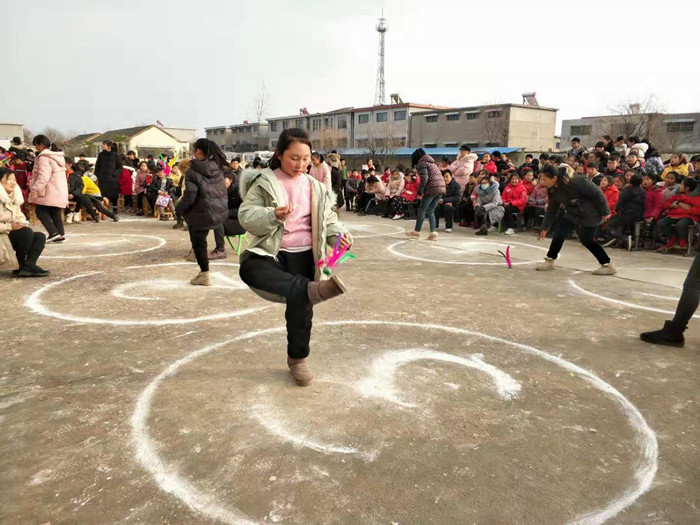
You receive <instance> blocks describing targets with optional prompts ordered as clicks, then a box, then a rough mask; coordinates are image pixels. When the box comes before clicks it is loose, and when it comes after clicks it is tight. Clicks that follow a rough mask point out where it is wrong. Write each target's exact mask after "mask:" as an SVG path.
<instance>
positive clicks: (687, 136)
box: [561, 113, 700, 153]
mask: <svg viewBox="0 0 700 525" xmlns="http://www.w3.org/2000/svg"><path fill="white" fill-rule="evenodd" d="M635 129H636V130H637V131H636V133H637V135H639V138H640V139H642V138H648V139H649V141H650V142H651V143H652V145H654V146H655V147H656V148H657V149H659V151H660V152H661V153H671V152H673V151H682V152H684V153H698V152H700V113H673V114H660V113H656V114H648V115H645V114H642V115H639V116H637V115H626V116H620V115H607V116H600V117H586V118H581V119H571V120H564V121H563V122H562V129H561V148H562V149H564V150H566V149H569V147H570V145H571V139H572V138H574V137H578V138H580V139H581V142H582V144H583V145H584V146H586V147H589V148H590V147H593V146H595V144H596V142H598V141H599V140H600V139H601V137H602V136H603V135H610V136H612V137H613V139H614V138H616V137H617V136H619V135H622V136H629V135H630V134H631V133H632V132H635V131H633V130H635ZM640 129H641V131H639V130H640Z"/></svg>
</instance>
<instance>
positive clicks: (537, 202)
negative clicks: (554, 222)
mask: <svg viewBox="0 0 700 525" xmlns="http://www.w3.org/2000/svg"><path fill="white" fill-rule="evenodd" d="M546 208H547V187H546V186H545V185H544V183H543V182H542V178H541V177H540V180H539V181H538V184H537V186H535V189H534V190H533V191H532V193H531V194H530V196H529V197H528V198H527V203H526V204H525V224H526V225H528V224H532V225H533V226H534V224H535V222H536V221H537V219H539V218H540V217H542V218H544V213H545V209H546Z"/></svg>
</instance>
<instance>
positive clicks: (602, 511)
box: [131, 321, 658, 525]
mask: <svg viewBox="0 0 700 525" xmlns="http://www.w3.org/2000/svg"><path fill="white" fill-rule="evenodd" d="M347 325H360V326H362V327H367V326H371V325H375V326H378V325H386V326H394V327H395V326H402V327H407V328H418V329H422V330H439V331H443V332H447V333H450V334H455V335H461V336H472V337H478V338H483V339H485V340H487V341H490V342H493V343H498V344H501V345H506V346H509V347H511V348H514V349H517V350H519V351H522V352H525V353H527V354H530V355H534V356H537V357H540V358H542V359H544V360H546V361H548V362H550V363H553V364H555V365H558V366H560V367H562V368H563V369H565V370H567V371H568V372H572V373H574V374H578V376H579V377H580V378H582V379H583V380H585V381H586V382H587V383H589V384H590V385H591V386H593V387H594V388H596V389H598V390H600V391H601V392H602V393H604V394H605V395H607V396H608V397H609V398H611V399H612V400H614V401H615V402H617V404H618V406H619V408H620V410H621V412H622V413H623V414H624V415H625V416H626V417H627V419H628V420H629V422H630V425H631V427H632V429H633V430H634V433H635V438H636V439H635V442H636V444H637V445H638V446H639V454H640V458H639V460H638V462H637V464H636V466H635V470H634V475H633V476H632V478H633V479H632V480H631V485H630V486H629V487H628V488H626V489H625V490H623V491H622V492H621V493H620V494H618V495H616V496H615V497H614V498H612V499H611V500H610V501H608V502H607V504H606V505H605V506H604V507H602V508H599V509H594V510H591V511H589V512H587V513H585V514H583V515H580V516H578V517H576V518H574V519H573V520H571V521H569V522H568V524H569V525H574V524H576V525H599V524H602V523H604V522H605V521H607V520H608V519H610V518H612V517H614V516H615V515H617V514H618V513H620V512H621V511H623V510H624V509H625V508H627V507H628V506H630V505H631V504H632V503H634V501H636V500H637V499H638V498H639V497H640V496H641V495H643V494H644V493H645V492H647V491H648V490H649V488H650V487H651V484H652V482H653V480H654V476H655V475H656V471H657V469H658V442H657V440H656V435H655V433H654V431H653V430H652V429H651V428H650V427H649V425H648V424H647V422H646V420H645V419H644V417H643V416H642V414H641V413H640V412H639V410H638V409H637V408H636V407H635V406H634V405H633V404H632V403H631V402H630V401H629V400H628V399H627V398H626V397H625V396H624V395H622V394H621V393H620V392H619V391H618V390H616V389H615V388H614V387H613V386H611V385H610V384H608V383H606V382H605V381H603V380H602V379H600V378H599V377H598V376H596V375H594V374H593V373H591V372H589V371H588V370H586V369H584V368H581V367H580V366H578V365H575V364H573V363H571V362H569V361H566V360H564V359H562V358H560V357H557V356H555V355H552V354H549V353H547V352H545V351H543V350H539V349H537V348H534V347H531V346H528V345H524V344H521V343H515V342H512V341H508V340H506V339H501V338H498V337H493V336H489V335H485V334H481V333H478V332H472V331H469V330H464V329H461V328H454V327H449V326H442V325H433V324H417V323H406V322H391V321H335V322H327V323H322V324H321V325H320V326H347ZM284 331H285V327H277V328H270V329H266V330H260V331H254V332H247V333H244V334H242V335H240V336H238V337H236V338H233V339H229V340H227V341H224V342H221V343H217V344H214V345H211V346H207V347H204V348H201V349H199V350H196V351H194V352H191V353H190V354H188V355H187V356H185V357H183V358H181V359H179V360H177V361H175V362H173V363H172V364H171V365H169V366H168V367H167V368H166V369H165V370H163V371H162V372H161V373H160V374H158V375H157V376H156V377H155V378H154V379H153V380H152V381H151V382H150V383H149V384H148V386H146V388H145V389H144V390H143V391H142V392H141V394H140V395H139V397H138V399H137V401H136V407H135V410H134V413H133V414H132V416H131V436H132V441H133V444H134V448H135V452H136V458H137V460H138V461H139V463H141V465H142V466H143V468H144V469H146V470H147V471H148V472H149V473H150V474H151V475H152V476H153V478H154V480H155V481H156V483H157V484H158V486H159V487H160V488H161V489H162V490H164V491H166V492H168V493H170V494H172V495H173V496H175V497H176V498H178V499H180V500H181V501H182V502H184V503H185V504H186V505H187V506H188V507H189V508H190V509H192V510H194V511H196V512H199V513H201V514H203V515H204V516H206V517H207V518H208V519H212V520H218V521H220V522H223V523H228V524H235V525H254V524H258V523H259V522H256V521H253V520H251V519H249V518H248V517H246V516H245V515H244V514H243V512H242V511H240V510H239V509H235V508H227V507H226V506H224V505H223V504H222V503H220V502H219V501H218V500H217V499H216V497H215V496H213V495H211V494H208V493H206V492H204V491H202V490H200V489H198V488H197V487H196V486H195V485H194V483H193V482H192V481H190V480H189V479H187V478H185V477H184V476H182V475H180V474H179V473H178V471H177V469H176V468H175V467H174V466H173V465H172V463H171V464H169V463H166V462H165V461H164V460H163V459H161V457H160V456H159V453H158V445H157V444H156V442H155V441H154V440H153V439H152V438H151V436H150V433H149V428H148V419H149V414H150V411H151V405H152V402H153V398H154V396H155V393H156V391H157V390H158V387H159V386H160V385H161V383H162V382H163V381H164V380H166V379H168V378H171V377H173V376H175V375H176V374H177V373H178V371H179V370H180V368H181V367H183V366H185V365H188V364H190V363H191V362H192V361H194V360H195V359H197V358H198V357H202V356H204V355H206V354H209V353H210V352H213V351H214V350H217V349H220V348H223V347H225V346H227V345H230V344H232V343H235V342H238V341H243V340H248V339H254V338H258V337H261V336H267V335H270V334H277V333H282V332H284ZM413 352H414V351H412V350H408V351H403V352H394V353H391V354H390V360H389V362H388V364H387V363H384V364H382V363H381V362H379V361H376V360H375V362H374V363H373V364H372V366H371V374H370V375H369V379H370V383H369V384H365V385H364V386H363V387H360V388H359V389H360V390H362V389H363V388H364V389H365V392H367V393H369V394H370V395H373V396H375V397H379V398H382V397H383V398H384V399H387V400H388V401H391V402H394V403H397V402H398V404H401V403H404V404H405V403H406V402H405V401H403V400H401V399H400V398H398V397H397V395H396V394H395V392H394V391H393V387H392V385H393V373H394V372H395V370H396V368H397V367H398V366H400V365H402V364H404V363H406V362H409V361H412V360H415V359H414V358H415V357H416V356H415V354H414V353H413ZM446 355H447V356H449V355H450V354H445V353H443V352H436V355H434V356H432V358H440V360H446V358H445V356H446ZM430 358H431V357H428V359H430ZM378 359H381V358H378ZM447 359H449V360H453V359H454V360H458V359H459V357H458V356H451V357H450V358H447ZM462 359H466V358H462ZM470 361H471V362H470V363H469V364H466V363H458V364H463V365H466V366H470V367H475V368H477V369H479V370H481V371H484V372H486V373H488V374H489V375H491V376H492V378H493V380H494V382H495V384H496V385H497V390H500V391H501V393H502V397H503V396H512V395H515V394H517V392H518V388H517V387H519V386H520V385H519V384H518V383H517V382H515V381H514V380H512V378H510V380H508V379H507V378H509V377H510V376H508V375H507V374H505V373H503V372H501V371H500V370H498V369H494V370H487V369H488V367H490V366H491V365H487V364H486V363H483V361H482V362H481V363H479V362H478V361H474V360H470ZM482 363H483V365H482ZM385 365H386V366H385ZM497 370H498V372H497ZM500 374H504V375H500ZM511 380H512V382H511ZM499 385H500V386H499ZM268 430H270V431H271V432H272V433H273V434H282V435H284V434H285V430H284V429H277V428H275V429H268ZM290 439H293V438H290ZM302 439H303V438H302ZM303 444H304V445H306V444H305V443H303ZM313 445H314V446H309V448H312V449H314V447H316V449H317V450H318V451H319V452H320V453H333V452H337V453H354V452H355V451H354V450H337V451H333V450H328V449H324V447H327V445H323V444H320V443H313Z"/></svg>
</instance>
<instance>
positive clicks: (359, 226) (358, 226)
mask: <svg viewBox="0 0 700 525" xmlns="http://www.w3.org/2000/svg"><path fill="white" fill-rule="evenodd" d="M343 224H344V225H345V226H347V227H348V228H349V229H350V230H358V231H361V232H366V233H367V235H362V234H360V235H355V234H354V233H352V232H350V233H351V234H352V238H353V239H369V238H370V237H390V236H392V235H398V234H399V233H405V232H406V229H405V228H402V227H401V226H399V225H397V224H372V223H366V224H364V223H357V222H343ZM374 226H378V227H380V228H393V229H394V231H393V232H390V233H374V232H372V227H374Z"/></svg>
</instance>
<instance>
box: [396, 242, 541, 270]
mask: <svg viewBox="0 0 700 525" xmlns="http://www.w3.org/2000/svg"><path fill="white" fill-rule="evenodd" d="M406 243H413V244H415V243H416V241H411V240H406V241H399V242H397V243H394V244H392V245H391V246H389V247H387V250H389V252H390V253H392V254H393V255H396V256H397V257H403V258H405V259H412V260H414V261H421V262H431V263H439V264H458V265H466V266H505V263H504V262H502V261H500V262H476V261H442V260H440V259H429V258H427V257H418V256H416V255H408V254H406V253H402V252H400V251H398V250H396V247H397V246H400V245H402V244H406ZM465 244H469V242H467V243H465ZM474 244H492V245H494V246H499V247H502V248H505V247H506V246H508V245H510V246H527V247H528V248H533V249H537V250H544V251H547V250H546V249H544V248H540V247H539V246H532V245H530V244H523V243H515V242H511V243H488V242H474ZM422 245H425V246H430V247H432V248H439V249H444V250H450V251H454V252H456V253H459V251H460V250H459V248H456V247H448V246H441V245H436V244H425V243H422ZM469 251H470V252H477V253H480V254H482V255H492V256H495V257H498V258H499V259H502V257H501V255H500V254H499V253H498V251H496V250H494V252H493V253H489V252H479V251H477V250H469ZM536 263H537V261H520V262H513V266H520V265H525V264H536Z"/></svg>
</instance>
